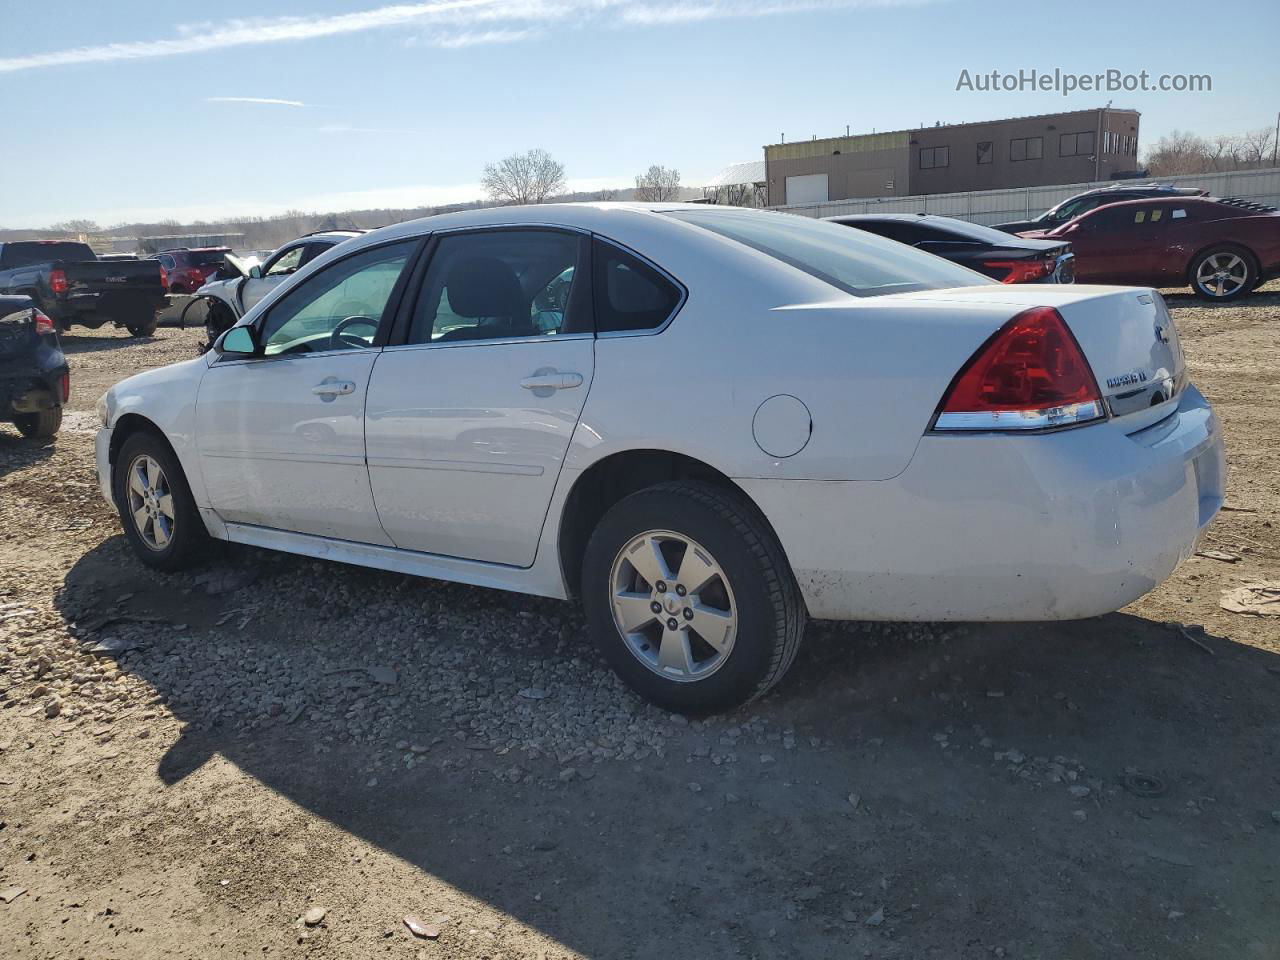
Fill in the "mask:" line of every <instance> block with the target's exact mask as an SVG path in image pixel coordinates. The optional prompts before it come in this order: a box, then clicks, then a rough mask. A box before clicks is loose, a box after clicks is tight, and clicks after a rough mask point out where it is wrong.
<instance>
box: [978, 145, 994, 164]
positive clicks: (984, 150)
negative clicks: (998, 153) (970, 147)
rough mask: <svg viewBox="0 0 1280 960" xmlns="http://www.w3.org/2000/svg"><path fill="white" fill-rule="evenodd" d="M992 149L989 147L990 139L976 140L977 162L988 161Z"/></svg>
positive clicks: (989, 160)
mask: <svg viewBox="0 0 1280 960" xmlns="http://www.w3.org/2000/svg"><path fill="white" fill-rule="evenodd" d="M993 152H994V151H992V149H991V141H990V140H979V141H978V163H980V164H981V163H990V162H991V155H992V153H993Z"/></svg>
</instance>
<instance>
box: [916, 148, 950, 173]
mask: <svg viewBox="0 0 1280 960" xmlns="http://www.w3.org/2000/svg"><path fill="white" fill-rule="evenodd" d="M950 162H951V161H950V150H949V149H948V148H947V147H921V148H920V169H921V170H934V169H936V168H938V167H945V166H948V165H949V164H950Z"/></svg>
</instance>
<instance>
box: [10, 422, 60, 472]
mask: <svg viewBox="0 0 1280 960" xmlns="http://www.w3.org/2000/svg"><path fill="white" fill-rule="evenodd" d="M57 442H58V441H57V438H56V437H53V438H49V439H40V440H28V439H27V438H26V437H24V436H23V435H22V434H21V433H19V432H18V428H17V427H15V426H13V424H10V423H4V422H2V421H0V477H4V476H7V475H8V474H10V473H13V472H14V471H16V470H23V469H25V468H27V467H31V466H34V465H35V464H37V463H39V462H40V461H41V460H48V459H49V458H50V457H51V456H53V454H54V451H55V450H56V445H57Z"/></svg>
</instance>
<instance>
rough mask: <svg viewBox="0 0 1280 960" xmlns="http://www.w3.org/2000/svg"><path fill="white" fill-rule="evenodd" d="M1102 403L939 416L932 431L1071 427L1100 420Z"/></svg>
mask: <svg viewBox="0 0 1280 960" xmlns="http://www.w3.org/2000/svg"><path fill="white" fill-rule="evenodd" d="M1105 415H1106V414H1105V412H1104V409H1103V406H1102V404H1101V403H1100V402H1099V401H1097V400H1090V401H1089V402H1088V403H1073V404H1069V405H1067V406H1064V407H1046V408H1044V409H1042V410H984V411H975V412H972V413H969V412H965V413H940V414H938V418H937V420H935V421H934V424H933V429H934V430H935V431H938V432H947V431H961V430H968V431H973V430H982V431H988V432H990V431H1007V430H1051V429H1053V428H1054V427H1066V426H1074V425H1076V424H1081V423H1089V422H1090V421H1093V420H1101V419H1103V417H1104V416H1105Z"/></svg>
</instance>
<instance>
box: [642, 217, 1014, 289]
mask: <svg viewBox="0 0 1280 960" xmlns="http://www.w3.org/2000/svg"><path fill="white" fill-rule="evenodd" d="M666 213H667V215H668V216H671V217H674V218H675V219H677V220H683V221H685V222H686V223H692V224H694V225H695V226H699V227H702V228H703V229H704V230H710V231H712V232H713V233H718V234H720V235H721V236H723V237H728V238H729V239H730V240H736V241H738V242H739V243H742V244H745V245H746V246H748V247H751V248H752V249H753V250H759V251H760V252H761V253H764V254H768V255H769V256H771V257H773V258H774V259H777V260H781V261H782V262H783V263H786V264H789V265H790V266H793V267H795V268H796V269H798V270H803V271H804V272H805V273H807V274H809V275H810V276H812V277H817V278H818V279H819V280H822V281H824V282H826V283H829V284H831V285H832V286H833V287H836V288H837V289H839V290H843V291H844V292H845V293H851V294H853V295H854V296H857V297H874V296H882V295H884V294H888V293H908V292H911V291H914V290H943V289H946V288H948V287H973V286H977V285H978V284H983V283H994V282H995V281H994V280H991V279H989V278H987V277H984V276H982V275H981V274H978V273H975V272H974V271H972V270H968V269H966V268H964V267H959V266H956V265H955V264H953V263H951V262H949V261H947V260H943V259H942V258H941V257H935V256H934V255H933V254H930V253H925V252H923V251H921V250H916V249H914V248H912V247H908V246H905V245H904V244H901V243H897V242H896V241H893V240H886V239H885V238H884V237H877V236H876V235H875V234H872V233H865V232H864V231H862V230H850V229H849V228H848V227H846V226H843V225H841V224H838V223H826V222H824V221H822V220H811V219H809V218H808V217H801V216H797V215H795V214H789V213H764V212H752V211H745V210H732V211H731V210H713V209H707V208H705V207H704V208H702V209H691V210H669V211H666Z"/></svg>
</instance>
